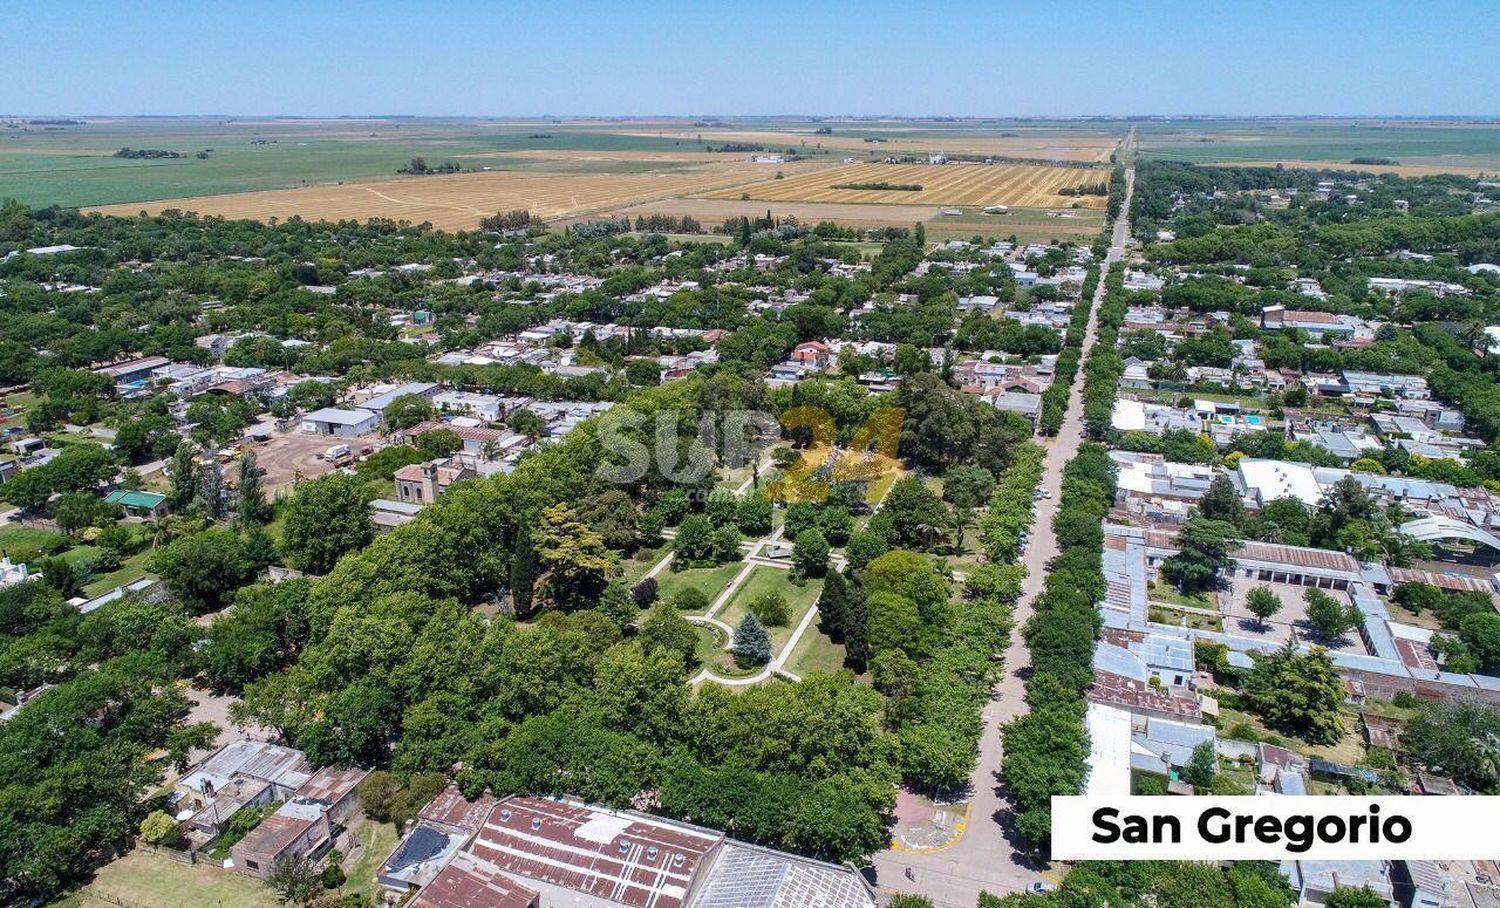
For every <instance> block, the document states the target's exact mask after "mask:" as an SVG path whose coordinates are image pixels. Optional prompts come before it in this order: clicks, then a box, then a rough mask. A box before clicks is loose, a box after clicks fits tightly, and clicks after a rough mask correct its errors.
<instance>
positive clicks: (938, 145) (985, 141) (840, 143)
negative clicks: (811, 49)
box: [612, 125, 1120, 163]
mask: <svg viewBox="0 0 1500 908" xmlns="http://www.w3.org/2000/svg"><path fill="white" fill-rule="evenodd" d="M840 129H841V127H835V128H834V132H833V133H832V134H831V135H818V134H816V133H814V132H812V131H811V130H802V131H794V130H759V131H755V130H730V131H713V130H702V129H694V128H683V127H681V126H676V125H674V126H673V127H669V128H663V129H654V130H645V129H621V130H612V131H615V132H618V133H619V134H621V135H630V136H645V137H657V138H674V139H681V140H683V141H693V140H697V139H702V140H703V141H705V142H755V143H759V144H762V145H764V146H765V147H766V149H767V150H769V151H780V150H784V149H787V148H792V149H796V148H799V147H800V148H806V149H812V148H828V149H839V150H841V151H850V152H856V153H859V154H865V155H871V154H878V155H887V154H898V155H916V154H930V153H932V152H937V151H942V152H948V153H950V154H955V153H956V154H979V155H990V156H993V157H997V158H1032V159H1041V160H1048V161H1089V162H1096V163H1097V162H1102V161H1108V160H1109V155H1110V152H1112V151H1114V150H1115V147H1116V146H1117V145H1118V144H1119V142H1120V137H1119V136H1118V135H1109V134H1090V133H1078V134H1066V135H1061V134H1048V135H1020V136H969V135H953V136H945V135H936V134H933V135H924V136H911V135H907V134H905V133H904V131H903V130H901V129H889V130H883V129H880V128H878V127H876V128H871V127H864V126H861V127H860V133H861V134H863V133H869V134H871V135H872V136H880V141H878V142H867V141H865V139H864V138H863V137H862V135H845V134H843V133H842V132H841V131H840ZM882 134H884V135H882Z"/></svg>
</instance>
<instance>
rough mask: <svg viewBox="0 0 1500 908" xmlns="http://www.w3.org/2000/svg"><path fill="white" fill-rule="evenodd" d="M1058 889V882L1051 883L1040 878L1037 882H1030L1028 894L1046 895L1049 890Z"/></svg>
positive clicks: (1027, 887)
mask: <svg viewBox="0 0 1500 908" xmlns="http://www.w3.org/2000/svg"><path fill="white" fill-rule="evenodd" d="M1056 891H1057V884H1056V883H1049V882H1047V881H1045V880H1038V881H1037V882H1035V883H1029V884H1027V886H1026V894H1027V895H1046V894H1047V893H1049V892H1056Z"/></svg>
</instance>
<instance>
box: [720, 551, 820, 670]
mask: <svg viewBox="0 0 1500 908" xmlns="http://www.w3.org/2000/svg"><path fill="white" fill-rule="evenodd" d="M770 592H777V593H780V594H781V595H782V596H783V597H785V598H786V604H787V612H788V614H789V615H790V617H789V618H788V619H787V624H786V627H767V628H766V630H767V631H769V632H770V634H771V649H772V651H773V652H777V653H780V652H781V648H782V647H783V646H785V645H786V642H787V641H788V640H790V639H791V637H792V633H793V632H794V631H796V630H797V625H798V624H799V623H801V621H802V617H803V616H804V615H806V614H807V610H808V609H810V608H812V607H813V603H815V602H817V601H818V596H819V595H820V594H821V593H822V592H823V581H822V580H809V581H807V582H806V583H805V584H803V585H802V586H796V585H794V584H793V583H792V582H791V572H790V571H788V570H786V569H784V568H773V567H764V566H762V567H757V568H755V570H753V571H751V572H750V576H749V577H746V578H745V582H744V583H742V584H740V586H739V589H736V590H735V591H734V595H733V596H731V597H730V599H729V601H728V602H726V603H725V604H724V608H723V609H722V610H721V611H720V612H719V614H718V618H719V620H720V621H723V622H724V623H725V624H727V625H729V626H730V627H739V625H740V622H741V621H742V620H744V617H745V613H746V612H747V611H749V608H750V603H752V602H754V601H755V600H756V599H757V598H759V597H761V596H763V595H765V594H766V593H770Z"/></svg>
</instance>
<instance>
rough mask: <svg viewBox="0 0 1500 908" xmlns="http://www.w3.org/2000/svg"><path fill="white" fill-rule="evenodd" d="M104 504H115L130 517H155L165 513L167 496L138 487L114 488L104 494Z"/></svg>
mask: <svg viewBox="0 0 1500 908" xmlns="http://www.w3.org/2000/svg"><path fill="white" fill-rule="evenodd" d="M104 501H105V503H106V504H117V505H119V506H120V507H122V508H124V509H125V513H127V514H129V515H130V516H132V517H148V518H151V519H156V518H158V517H165V516H166V514H167V496H165V495H160V494H158V493H156V492H142V491H140V490H138V489H115V490H114V491H113V492H110V493H109V494H108V495H106V496H104Z"/></svg>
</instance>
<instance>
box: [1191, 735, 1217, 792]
mask: <svg viewBox="0 0 1500 908" xmlns="http://www.w3.org/2000/svg"><path fill="white" fill-rule="evenodd" d="M1218 774H1219V758H1218V757H1217V756H1216V755H1215V753H1214V742H1212V741H1200V742H1199V743H1198V745H1197V746H1196V747H1194V748H1193V753H1192V755H1191V756H1190V757H1189V758H1188V762H1187V765H1186V766H1184V767H1183V768H1182V778H1183V780H1184V781H1186V782H1187V783H1188V784H1189V785H1191V786H1193V787H1194V788H1195V789H1207V788H1208V787H1209V786H1210V785H1212V784H1213V781H1214V776H1216V775H1218Z"/></svg>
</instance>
